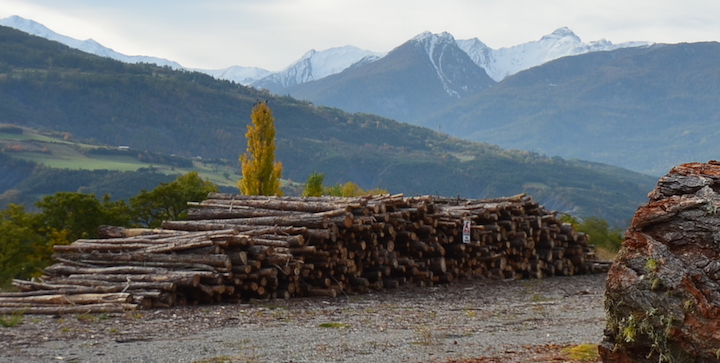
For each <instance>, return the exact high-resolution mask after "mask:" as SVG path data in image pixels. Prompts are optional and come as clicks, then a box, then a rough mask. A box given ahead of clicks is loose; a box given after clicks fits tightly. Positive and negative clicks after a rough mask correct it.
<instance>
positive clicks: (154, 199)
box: [130, 172, 218, 228]
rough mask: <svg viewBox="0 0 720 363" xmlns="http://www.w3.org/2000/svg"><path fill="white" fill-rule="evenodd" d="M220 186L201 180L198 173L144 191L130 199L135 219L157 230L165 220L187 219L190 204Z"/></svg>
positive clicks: (200, 199)
mask: <svg viewBox="0 0 720 363" xmlns="http://www.w3.org/2000/svg"><path fill="white" fill-rule="evenodd" d="M217 191H218V188H217V185H215V184H213V183H212V182H210V181H208V180H203V179H202V178H200V176H199V175H198V173H197V172H190V173H187V174H185V175H181V176H179V177H177V178H176V179H175V180H174V181H172V182H170V183H162V184H160V185H159V186H157V187H156V188H155V189H153V190H152V191H149V192H148V191H145V190H143V191H141V192H140V194H138V195H137V196H135V197H132V198H130V206H131V208H132V214H133V220H134V222H135V223H136V224H137V225H140V226H144V227H151V228H154V227H158V226H160V224H161V223H162V221H164V220H179V219H185V218H186V217H187V211H188V205H187V202H199V201H202V200H204V199H205V198H207V195H208V193H210V192H217Z"/></svg>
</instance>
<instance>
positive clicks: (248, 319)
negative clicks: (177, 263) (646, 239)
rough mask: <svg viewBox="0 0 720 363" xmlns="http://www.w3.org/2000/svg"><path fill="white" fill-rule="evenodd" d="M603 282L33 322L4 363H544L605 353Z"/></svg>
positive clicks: (473, 284) (426, 290) (0, 333)
mask: <svg viewBox="0 0 720 363" xmlns="http://www.w3.org/2000/svg"><path fill="white" fill-rule="evenodd" d="M605 278H606V275H605V274H596V275H585V276H571V277H554V278H547V279H542V280H518V281H514V280H513V281H492V280H474V281H465V282H458V283H453V284H452V285H448V286H437V287H402V288H400V289H396V290H387V291H382V292H377V293H373V294H368V295H358V296H343V297H338V298H332V299H331V298H298V299H291V300H262V301H253V302H250V303H248V304H233V305H214V306H193V307H178V308H172V309H160V310H145V311H138V312H127V313H121V314H93V315H65V316H41V315H27V316H25V317H24V318H23V321H22V323H21V324H19V325H17V326H15V327H8V328H2V327H0V351H2V352H3V354H2V356H1V357H0V362H218V363H219V362H371V361H377V362H401V361H402V362H408V363H409V362H476V363H480V362H547V361H555V362H561V361H569V360H568V359H567V358H564V355H563V353H562V348H563V347H567V346H570V345H577V344H581V343H592V344H597V343H599V341H600V339H601V338H602V332H603V328H604V327H605V312H604V310H603V294H604V285H605Z"/></svg>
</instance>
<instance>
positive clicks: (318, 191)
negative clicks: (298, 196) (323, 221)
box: [302, 171, 325, 197]
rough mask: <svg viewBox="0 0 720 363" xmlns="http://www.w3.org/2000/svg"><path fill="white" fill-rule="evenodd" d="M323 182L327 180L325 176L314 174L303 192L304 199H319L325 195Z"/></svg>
mask: <svg viewBox="0 0 720 363" xmlns="http://www.w3.org/2000/svg"><path fill="white" fill-rule="evenodd" d="M323 180H325V174H323V173H318V172H317V171H315V172H313V173H312V174H311V175H310V176H309V177H308V180H307V182H306V183H305V190H303V193H302V195H303V197H319V196H322V195H323Z"/></svg>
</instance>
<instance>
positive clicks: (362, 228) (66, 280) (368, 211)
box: [0, 193, 608, 313]
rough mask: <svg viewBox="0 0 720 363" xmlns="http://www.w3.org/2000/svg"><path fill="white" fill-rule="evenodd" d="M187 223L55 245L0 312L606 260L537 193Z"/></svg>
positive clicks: (305, 209) (236, 212)
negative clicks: (49, 259) (45, 263)
mask: <svg viewBox="0 0 720 363" xmlns="http://www.w3.org/2000/svg"><path fill="white" fill-rule="evenodd" d="M191 205H192V207H193V208H191V210H190V212H189V217H188V220H186V221H165V222H164V223H163V225H162V228H159V229H154V230H150V229H125V228H121V227H104V228H102V229H101V231H100V232H101V236H102V238H101V239H94V240H88V239H82V240H78V241H75V242H74V243H72V244H70V245H66V246H55V254H54V255H53V259H54V260H55V261H56V263H55V264H54V265H52V266H50V267H48V268H47V269H46V270H45V274H44V276H42V278H41V279H40V280H41V281H40V282H30V281H19V280H16V281H14V284H15V286H16V287H18V288H19V289H20V290H21V292H19V293H9V294H0V312H8V311H17V310H18V309H22V308H24V309H27V312H28V313H44V312H46V313H57V312H61V311H73V312H74V311H111V310H131V309H139V308H151V307H169V306H175V305H186V304H204V303H214V302H220V301H228V302H237V301H245V300H248V299H253V298H256V299H267V298H290V297H295V296H331V297H334V296H338V295H340V294H346V295H347V294H360V293H366V292H369V291H371V290H380V289H391V288H396V287H398V286H401V285H405V284H415V285H421V286H423V285H434V284H442V283H450V282H452V281H454V280H456V279H467V278H472V277H484V278H493V279H517V278H541V277H545V276H556V275H573V274H581V273H592V272H596V271H599V270H602V269H604V268H605V269H606V268H607V267H608V265H607V263H603V261H599V260H598V259H597V258H596V257H595V255H594V252H593V248H592V246H590V245H588V242H589V241H588V236H586V235H584V234H582V233H579V232H577V231H575V230H574V229H573V227H572V226H571V225H570V224H563V223H561V222H560V221H559V220H558V219H557V218H556V216H555V214H554V213H550V212H548V211H546V210H545V209H544V208H543V207H542V206H541V205H539V204H538V203H537V202H535V201H534V200H533V199H532V197H529V196H526V195H524V194H521V195H517V196H513V197H508V198H499V199H485V200H466V199H459V198H455V199H451V198H438V197H431V196H419V197H404V196H403V195H379V196H367V197H361V198H338V197H318V198H299V197H257V196H241V195H233V194H222V193H211V194H210V195H209V196H208V199H207V200H205V201H203V202H200V203H191Z"/></svg>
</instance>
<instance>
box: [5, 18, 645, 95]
mask: <svg viewBox="0 0 720 363" xmlns="http://www.w3.org/2000/svg"><path fill="white" fill-rule="evenodd" d="M0 25H4V26H8V27H12V28H15V29H18V30H21V31H24V32H26V33H29V34H32V35H37V36H39V37H43V38H46V39H49V40H54V41H57V42H60V43H63V44H65V45H67V46H69V47H71V48H75V49H79V50H82V51H85V52H88V53H92V54H96V55H99V56H102V57H109V58H112V59H116V60H119V61H121V62H126V63H140V62H142V63H155V64H157V65H159V66H169V67H171V68H173V69H186V68H184V67H183V66H181V65H180V64H178V63H176V62H173V61H170V60H167V59H162V58H156V57H150V56H128V55H124V54H121V53H118V52H116V51H114V50H112V49H110V48H107V47H104V46H102V45H101V44H99V43H97V42H96V41H94V40H92V39H87V40H83V41H81V40H77V39H73V38H70V37H67V36H64V35H60V34H57V33H55V32H53V31H52V30H50V29H48V28H46V27H45V26H44V25H42V24H40V23H37V22H35V21H32V20H28V19H24V18H21V17H19V16H17V15H13V16H10V17H8V18H5V19H0ZM412 40H414V41H416V42H423V43H424V46H426V47H427V48H426V51H427V52H428V56H429V57H430V61H431V62H432V63H433V66H434V67H435V69H436V71H437V72H438V76H439V77H440V79H441V80H443V82H444V83H443V84H444V86H445V87H446V90H447V91H448V92H449V93H451V94H452V92H455V91H453V89H452V87H450V86H449V83H448V82H449V78H448V76H447V75H446V74H445V73H443V67H442V64H441V63H440V62H442V57H440V55H442V54H443V52H442V51H441V50H442V49H445V47H447V46H448V45H450V44H451V43H455V44H456V45H457V46H458V47H459V48H460V49H462V50H463V51H464V52H465V53H467V55H469V56H470V58H471V59H472V60H473V62H475V64H477V65H478V66H480V67H481V68H483V69H484V70H485V72H487V74H488V75H489V76H490V78H492V79H493V80H495V81H498V82H499V81H501V80H502V79H503V78H505V77H507V76H510V75H513V74H515V73H518V72H520V71H523V70H526V69H529V68H532V67H535V66H538V65H541V64H543V63H546V62H549V61H552V60H555V59H558V58H561V57H565V56H571V55H578V54H584V53H589V52H597V51H607V50H614V49H619V48H626V47H640V46H648V45H651V43H648V42H628V43H621V44H612V43H611V42H609V41H607V40H604V39H602V40H599V41H594V42H589V43H583V42H582V41H581V40H580V38H579V37H578V36H577V35H575V33H573V32H572V31H571V30H570V29H568V28H564V27H563V28H559V29H557V30H555V31H554V32H553V33H551V34H549V35H546V36H544V37H542V38H541V39H540V40H538V41H533V42H528V43H524V44H520V45H516V46H512V47H507V48H500V49H492V48H490V47H488V46H487V45H485V44H484V43H483V42H481V41H480V40H478V39H477V38H473V39H468V40H455V39H454V38H453V36H452V35H450V34H449V33H441V34H431V33H430V32H425V33H422V34H419V35H418V36H416V37H415V38H413V39H412ZM386 54H387V52H385V53H378V52H371V51H368V50H363V49H360V48H357V47H353V46H344V47H337V48H330V49H327V50H323V51H315V50H310V51H309V52H307V53H305V54H304V55H303V56H302V57H301V58H300V59H299V60H297V61H296V62H294V63H292V64H291V65H289V66H288V67H286V68H285V69H283V70H282V71H279V72H274V73H273V72H270V71H267V70H265V69H262V68H257V67H240V66H232V67H229V68H224V69H216V70H207V69H188V70H192V71H197V72H202V73H206V74H209V75H211V76H213V77H215V78H218V79H226V80H231V81H235V82H238V83H240V84H244V85H252V86H254V87H257V88H267V89H269V90H271V91H277V90H281V89H283V88H287V87H290V86H294V85H297V84H301V83H305V82H309V81H313V80H317V79H321V78H324V77H327V76H329V75H333V74H336V73H340V72H342V71H343V70H345V69H347V68H349V67H353V66H359V65H362V64H367V63H370V62H374V61H376V60H378V59H380V58H382V57H384V56H385V55H386Z"/></svg>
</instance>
